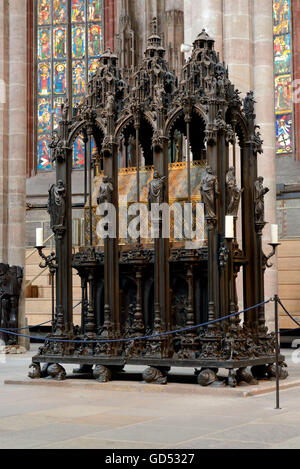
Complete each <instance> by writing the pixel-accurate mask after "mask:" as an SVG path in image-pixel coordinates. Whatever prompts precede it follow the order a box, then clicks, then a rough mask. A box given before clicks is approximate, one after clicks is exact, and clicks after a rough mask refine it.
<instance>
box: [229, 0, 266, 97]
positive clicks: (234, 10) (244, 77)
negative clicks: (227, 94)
mask: <svg viewBox="0 0 300 469" xmlns="http://www.w3.org/2000/svg"><path fill="white" fill-rule="evenodd" d="M270 2H271V0H270ZM254 3H256V0H255V2H254ZM257 3H259V2H257ZM223 24H224V29H223V51H224V60H225V63H226V65H228V68H229V77H230V80H231V81H232V82H233V83H234V84H235V85H236V87H237V88H238V89H239V90H240V91H241V92H242V93H243V94H245V93H246V92H247V91H249V90H250V89H252V88H253V49H252V47H253V42H252V2H248V1H245V0H226V1H225V2H224V20H223Z"/></svg>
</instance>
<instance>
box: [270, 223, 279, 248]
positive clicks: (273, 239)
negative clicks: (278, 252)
mask: <svg viewBox="0 0 300 469" xmlns="http://www.w3.org/2000/svg"><path fill="white" fill-rule="evenodd" d="M271 243H272V244H277V243H278V225H271Z"/></svg>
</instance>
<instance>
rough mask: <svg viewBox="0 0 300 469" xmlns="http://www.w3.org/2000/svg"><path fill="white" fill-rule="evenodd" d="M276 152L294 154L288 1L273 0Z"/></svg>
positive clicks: (289, 10)
mask: <svg viewBox="0 0 300 469" xmlns="http://www.w3.org/2000/svg"><path fill="white" fill-rule="evenodd" d="M273 17H274V24H273V26H274V72H275V114H276V155H278V156H284V155H290V154H292V153H293V151H294V148H293V102H292V76H293V70H292V52H291V51H292V44H291V43H292V34H291V0H273Z"/></svg>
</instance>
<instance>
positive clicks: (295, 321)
mask: <svg viewBox="0 0 300 469" xmlns="http://www.w3.org/2000/svg"><path fill="white" fill-rule="evenodd" d="M278 303H279V304H280V306H281V307H282V309H283V310H284V312H285V313H286V314H287V315H288V317H289V318H290V319H291V320H292V321H293V322H294V323H295V324H297V326H298V327H299V328H300V323H299V322H298V321H297V320H296V319H295V318H293V316H292V315H291V314H290V313H289V312H288V311H287V309H286V308H285V307H284V306H283V304H282V303H281V300H280V299H278Z"/></svg>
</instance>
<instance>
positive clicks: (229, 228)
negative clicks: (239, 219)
mask: <svg viewBox="0 0 300 469" xmlns="http://www.w3.org/2000/svg"><path fill="white" fill-rule="evenodd" d="M225 238H227V239H233V238H234V219H233V216H232V215H226V217H225Z"/></svg>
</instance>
